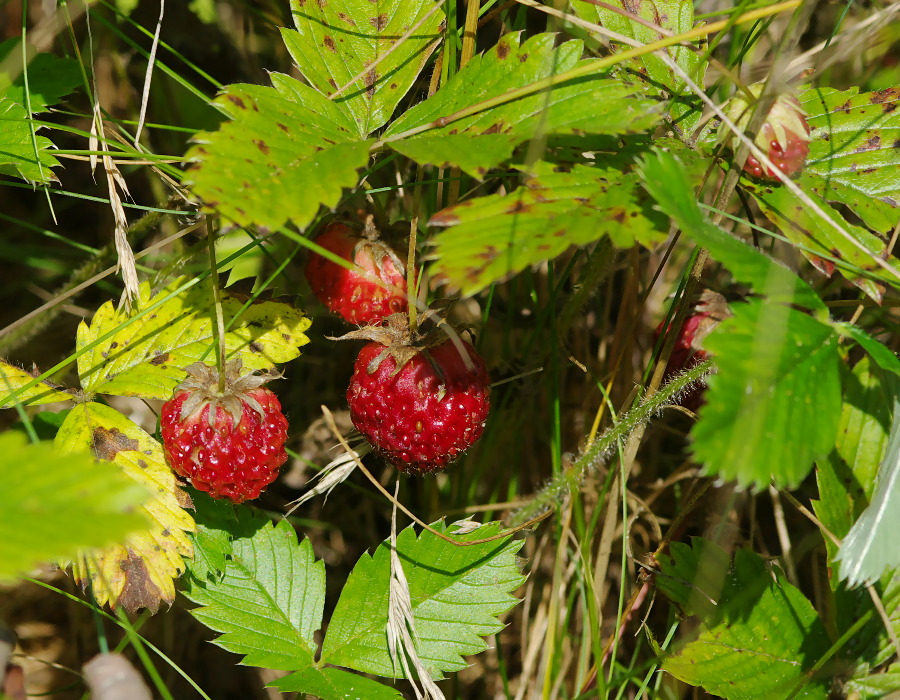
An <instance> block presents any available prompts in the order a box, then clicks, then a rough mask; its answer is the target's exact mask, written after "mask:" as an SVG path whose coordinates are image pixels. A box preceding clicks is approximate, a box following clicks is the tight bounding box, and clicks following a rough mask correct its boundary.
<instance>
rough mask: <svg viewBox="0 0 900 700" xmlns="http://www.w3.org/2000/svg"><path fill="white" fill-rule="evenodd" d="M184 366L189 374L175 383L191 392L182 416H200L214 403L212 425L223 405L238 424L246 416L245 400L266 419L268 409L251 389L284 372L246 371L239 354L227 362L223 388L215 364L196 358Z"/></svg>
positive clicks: (262, 418) (211, 415) (183, 389)
mask: <svg viewBox="0 0 900 700" xmlns="http://www.w3.org/2000/svg"><path fill="white" fill-rule="evenodd" d="M184 369H185V372H187V373H188V376H187V378H186V379H185V380H184V381H182V382H181V383H180V384H179V385H178V386H177V387H175V392H176V393H177V392H180V391H184V392H187V393H188V396H187V398H186V399H185V400H184V404H183V405H182V407H181V411H180V418H181V420H189V419H191V418H193V417H196V416H199V415H200V414H201V413H202V412H203V410H204V409H205V408H206V407H207V406H210V407H211V408H210V410H209V414H208V416H209V424H210V426H212V425H214V423H215V420H216V415H217V413H218V411H217V409H218V408H221V409H222V410H223V411H225V412H226V413H228V415H230V416H231V420H232V424H233V427H237V425H238V423H240V421H241V417H242V416H243V412H244V405H245V404H246V405H247V406H249V407H250V408H251V409H253V410H254V411H256V412H257V413H258V414H259V416H260V420H264V419H265V417H266V412H265V409H264V408H263V407H262V405H261V404H260V403H259V401H257V400H256V399H255V398H254V397H253V396H252V395H251V392H253V391H254V390H256V389H259V388H260V387H261V386H263V385H264V384H266V383H267V382H270V381H272V380H273V379H278V378H280V377H281V376H282V375H281V373H279V372H275V371H272V370H269V371H266V372H263V373H262V374H259V373H257V372H256V371H251V372H247V373H243V362H242V361H241V359H240V358H236V359H234V360H232V361H231V362H227V363H226V364H225V373H224V374H225V383H224V387H225V388H224V389H223V390H220V386H219V385H220V383H219V379H220V375H219V372H218V370H217V369H216V368H215V367H214V366H211V365H208V364H206V363H205V362H194V363H193V364H191V365H188V366H187V367H185V368H184Z"/></svg>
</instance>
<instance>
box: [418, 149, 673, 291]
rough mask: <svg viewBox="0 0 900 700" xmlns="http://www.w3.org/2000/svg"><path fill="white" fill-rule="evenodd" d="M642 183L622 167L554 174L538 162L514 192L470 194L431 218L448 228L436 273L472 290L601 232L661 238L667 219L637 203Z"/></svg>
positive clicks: (621, 240)
mask: <svg viewBox="0 0 900 700" xmlns="http://www.w3.org/2000/svg"><path fill="white" fill-rule="evenodd" d="M637 185H638V179H637V175H635V174H633V173H626V172H623V171H622V170H621V169H619V168H589V167H585V166H583V165H576V166H574V168H573V169H572V171H571V172H555V171H554V166H553V165H552V164H550V163H538V164H537V165H536V166H535V168H534V171H533V173H532V174H531V175H528V176H527V177H525V181H524V185H523V186H522V187H519V188H518V189H516V190H515V191H514V192H511V193H510V194H507V195H490V196H487V197H479V198H477V199H471V200H469V201H467V202H464V203H462V204H459V205H457V206H455V207H450V208H448V209H444V210H443V211H439V212H438V213H437V214H435V215H434V216H433V217H432V218H431V221H429V225H431V226H442V227H451V228H449V229H448V230H447V231H443V232H441V233H438V234H437V235H436V236H435V238H434V245H435V251H434V253H433V255H432V258H433V259H434V260H435V263H434V267H433V271H434V273H435V274H437V275H438V276H440V277H442V278H444V279H445V280H446V281H447V282H449V284H450V285H451V286H453V287H456V288H459V289H460V290H461V291H462V292H463V294H474V293H476V292H478V291H480V290H482V289H484V288H485V287H487V286H488V285H490V284H492V283H494V282H497V281H499V280H502V279H504V278H505V277H508V276H509V275H512V274H514V273H516V272H519V271H521V270H523V269H524V268H526V267H528V266H529V265H535V264H537V263H540V262H542V261H544V260H549V259H551V258H554V257H556V256H557V255H559V254H560V253H562V252H563V251H565V250H566V249H567V248H568V247H569V246H572V245H586V244H588V243H591V242H593V241H596V240H598V239H599V238H602V237H603V236H608V237H609V238H610V240H611V241H612V242H613V244H614V245H616V246H618V247H622V248H627V247H630V246H632V245H634V244H635V243H636V242H637V243H642V244H645V245H648V244H651V243H653V242H656V241H659V240H661V239H663V238H664V237H665V233H664V228H663V226H664V222H663V221H662V219H661V217H660V216H659V215H658V214H657V213H655V212H652V211H651V210H650V207H649V206H648V205H647V204H646V203H645V202H640V201H639V197H640V195H639V194H638V192H637Z"/></svg>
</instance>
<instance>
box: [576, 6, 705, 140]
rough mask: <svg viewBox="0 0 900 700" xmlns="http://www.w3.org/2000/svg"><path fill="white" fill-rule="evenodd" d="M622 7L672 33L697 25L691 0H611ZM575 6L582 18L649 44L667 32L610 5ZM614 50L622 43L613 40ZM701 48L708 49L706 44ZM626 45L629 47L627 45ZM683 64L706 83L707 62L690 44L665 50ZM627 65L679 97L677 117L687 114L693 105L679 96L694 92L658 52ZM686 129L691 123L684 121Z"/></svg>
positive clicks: (675, 106) (674, 107) (698, 80)
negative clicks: (657, 29) (610, 7)
mask: <svg viewBox="0 0 900 700" xmlns="http://www.w3.org/2000/svg"><path fill="white" fill-rule="evenodd" d="M608 4H609V5H612V6H614V7H619V8H621V9H622V10H624V11H625V12H627V13H631V14H634V15H636V16H637V17H640V18H641V19H643V20H646V21H647V22H649V23H650V24H651V25H655V26H657V27H661V28H662V29H664V30H668V32H670V33H672V34H683V33H684V32H687V31H689V30H691V29H693V28H694V3H693V2H691V0H637V1H636V2H635V1H633V0H611V2H609V3H608ZM572 9H574V10H575V12H576V14H577V15H578V16H579V17H581V18H582V19H585V20H587V21H588V22H593V23H594V24H600V25H602V26H603V27H605V28H606V29H610V30H612V31H614V32H617V33H618V34H622V35H624V36H626V37H629V38H631V39H634V40H636V41H639V42H640V43H641V44H649V43H651V42H654V41H658V40H659V39H662V38H664V36H665V35H664V34H662V33H660V32H658V31H656V30H654V29H652V28H651V27H649V26H647V24H643V23H641V22H638V21H635V20H634V19H632V18H630V17H628V16H626V15H625V14H622V13H620V12H615V11H613V10H610V9H608V8H606V7H602V6H600V5H596V4H594V3H588V2H583V0H572ZM611 44H612V46H613V50H615V48H617V47H618V46H619V45H618V44H617V43H616V42H614V41H613V42H611ZM698 47H699V48H704V47H703V45H702V44H699V45H698ZM623 48H628V47H627V46H626V47H623ZM663 51H665V52H666V54H667V55H668V56H669V58H671V59H672V60H673V61H674V62H675V63H676V64H677V65H678V66H679V67H681V68H682V69H684V71H685V72H686V73H687V74H688V76H690V77H691V78H692V79H693V80H694V82H696V83H697V84H698V85H703V75H704V73H705V72H706V62H705V61H703V60H702V55H701V54H700V53H698V52H696V51H692V50H691V49H689V48H687V47H686V46H670V47H668V48H666V49H663ZM625 65H631V66H634V67H636V68H637V70H636V73H637V74H638V75H640V76H641V77H642V78H644V79H645V80H646V81H647V82H648V83H649V84H650V85H651V86H653V87H655V88H658V89H661V90H664V91H665V92H667V93H668V94H669V95H670V96H672V97H673V98H675V99H674V100H673V102H672V113H673V115H675V116H677V117H683V116H684V115H685V114H686V113H687V112H688V111H689V110H690V107H689V106H688V105H687V104H686V103H685V102H684V100H680V99H677V97H678V96H679V95H690V92H689V90H688V89H687V88H686V86H685V84H684V81H683V80H682V79H681V78H680V77H678V76H677V75H676V74H675V72H674V71H673V70H672V68H671V67H669V66H667V65H666V64H665V62H664V61H663V60H662V58H660V56H659V54H658V53H657V52H653V53H648V54H644V55H643V56H640V57H639V58H636V59H632V61H630V62H629V63H627V64H625ZM694 111H695V115H694V116H693V118H692V119H691V123H693V122H695V121H696V119H697V118H698V117H699V116H700V110H699V109H696V108H695V109H694ZM681 126H682V128H686V127H687V124H686V123H684V122H682V123H681Z"/></svg>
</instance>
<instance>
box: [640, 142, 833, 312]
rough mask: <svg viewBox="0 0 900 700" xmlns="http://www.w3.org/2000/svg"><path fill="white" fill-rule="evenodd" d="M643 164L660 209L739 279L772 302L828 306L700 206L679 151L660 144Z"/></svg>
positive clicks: (643, 173)
mask: <svg viewBox="0 0 900 700" xmlns="http://www.w3.org/2000/svg"><path fill="white" fill-rule="evenodd" d="M638 169H639V172H640V175H641V179H642V180H643V184H644V188H645V189H646V190H647V191H648V192H649V193H650V194H651V195H652V196H653V198H654V199H655V200H656V202H657V205H658V206H659V208H660V209H661V210H662V211H663V212H664V213H665V214H667V215H668V216H670V217H672V218H673V219H674V220H675V221H676V222H677V223H678V226H679V227H680V228H681V230H682V232H683V233H684V235H686V236H688V237H689V238H691V239H693V240H694V242H695V243H697V245H699V246H701V247H703V248H706V249H707V250H708V251H709V253H710V255H711V256H712V257H713V258H715V259H716V260H718V261H719V262H720V263H722V264H723V265H725V267H727V268H728V269H729V270H730V271H731V273H732V275H734V277H735V279H737V280H740V281H741V282H746V283H749V284H750V285H752V287H753V289H754V290H755V291H756V292H758V293H760V294H765V295H766V297H767V298H768V299H769V300H770V301H778V302H782V303H785V304H798V305H800V306H805V307H806V308H809V309H816V310H822V311H825V308H826V307H825V304H824V303H823V302H822V300H821V299H820V298H819V295H818V294H816V293H815V291H813V289H812V288H811V287H810V286H809V285H808V284H806V282H804V281H803V280H801V279H800V278H799V277H797V275H795V274H794V273H793V272H791V271H790V270H788V269H787V268H786V267H785V266H784V265H782V264H781V263H780V262H779V261H777V260H773V259H772V258H770V257H768V256H767V255H765V254H764V253H763V252H762V251H760V250H759V249H757V248H753V247H751V246H749V245H747V244H746V243H743V242H742V241H740V240H738V239H737V238H735V237H734V236H732V235H730V234H728V233H726V232H725V231H723V230H722V229H721V228H719V227H718V226H715V225H714V224H712V223H711V222H710V221H709V220H708V219H707V218H706V215H705V214H704V213H703V211H702V210H701V209H700V207H699V206H698V205H697V196H696V195H695V193H694V185H693V184H692V180H691V179H690V178H689V177H688V173H687V170H686V169H685V166H684V165H683V164H682V162H681V160H680V159H679V158H678V157H677V156H675V155H674V154H672V153H669V152H667V151H661V150H658V149H654V151H653V153H652V155H651V154H648V155H647V156H645V157H644V158H643V160H642V161H641V162H640V165H639V168H638Z"/></svg>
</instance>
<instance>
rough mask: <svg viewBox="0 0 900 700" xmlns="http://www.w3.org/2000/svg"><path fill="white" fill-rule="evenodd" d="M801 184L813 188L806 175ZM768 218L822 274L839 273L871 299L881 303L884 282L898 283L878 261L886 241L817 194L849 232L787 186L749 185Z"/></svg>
mask: <svg viewBox="0 0 900 700" xmlns="http://www.w3.org/2000/svg"><path fill="white" fill-rule="evenodd" d="M797 184H798V185H799V186H800V187H801V189H803V190H804V191H806V192H809V191H810V190H811V189H812V188H811V186H810V185H811V182H810V176H808V175H806V174H803V175H801V176H800V177H799V178H798V179H797ZM744 187H745V189H747V190H749V191H750V192H751V193H752V194H753V196H754V197H755V198H756V201H757V202H758V203H759V206H760V208H761V209H762V211H763V213H764V214H765V215H766V217H767V218H768V219H769V221H771V222H772V223H773V224H775V225H776V226H777V227H778V228H779V229H780V230H781V232H782V233H783V234H784V235H785V236H786V237H787V238H788V240H790V241H791V242H792V243H793V244H794V245H795V246H797V249H798V250H799V251H800V252H801V253H803V255H804V256H806V258H807V259H808V260H809V261H810V262H811V263H812V264H813V265H814V266H815V267H816V268H818V269H819V270H820V271H821V272H823V273H825V274H826V275H831V274H832V273H833V272H834V270H835V269H837V270H839V271H840V273H841V274H842V275H843V276H844V277H846V278H847V279H848V280H850V281H851V282H852V283H853V284H855V285H856V286H857V287H859V288H860V289H861V290H863V291H864V292H865V293H866V294H868V295H869V296H870V297H872V299H875V300H876V301H880V300H881V297H882V296H883V294H884V283H883V282H879V281H878V280H879V278H881V279H883V280H885V281H886V282H888V283H890V284H894V283H896V279H897V278H896V277H895V276H892V275H890V274H889V273H887V272H886V271H884V270H882V268H881V266H880V265H879V263H878V260H876V258H880V257H881V255H882V250H883V248H884V245H885V244H884V243H883V242H882V241H881V240H880V239H879V238H878V237H877V236H875V235H873V234H872V233H870V232H869V231H867V230H866V229H864V228H862V227H861V226H854V225H853V224H850V223H849V222H847V221H845V220H844V219H843V218H842V217H841V215H840V213H839V212H838V211H837V210H836V209H834V208H833V207H832V206H830V205H829V204H828V203H827V202H825V201H824V200H822V199H819V197H817V196H816V195H815V194H812V195H811V197H812V198H813V200H814V201H816V202H817V204H818V205H819V206H820V207H822V209H824V210H825V212H826V213H828V215H829V216H830V217H831V218H832V219H833V220H834V221H836V222H838V223H840V224H841V226H842V228H843V229H844V231H846V232H847V233H848V234H849V237H848V236H845V235H843V234H841V233H840V232H839V231H838V230H837V229H836V228H835V227H834V226H832V225H831V224H829V223H827V222H826V221H823V219H822V217H820V216H819V215H818V214H816V213H815V212H814V211H813V210H812V209H810V208H809V207H808V206H807V205H806V204H805V203H804V202H803V201H802V200H801V199H800V198H799V197H797V195H795V194H794V193H793V192H791V191H790V190H789V189H788V188H787V187H780V186H766V185H761V184H757V183H744Z"/></svg>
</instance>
